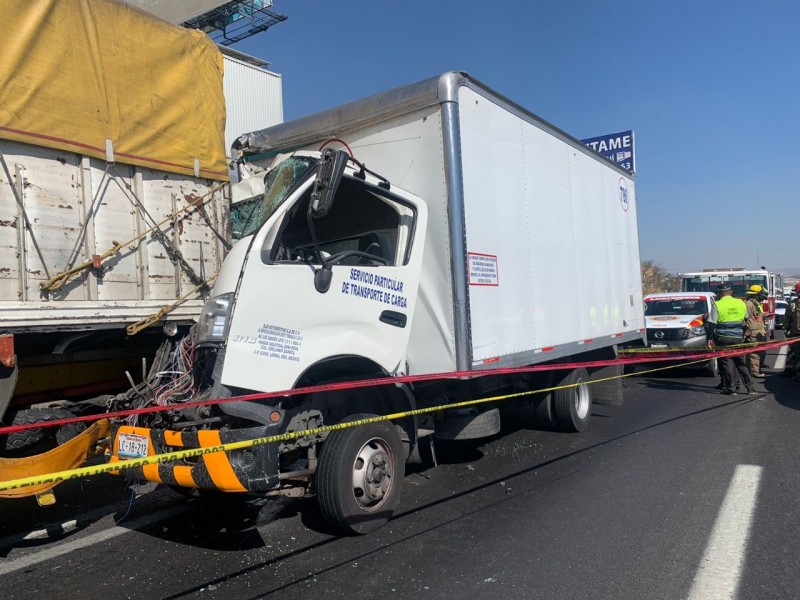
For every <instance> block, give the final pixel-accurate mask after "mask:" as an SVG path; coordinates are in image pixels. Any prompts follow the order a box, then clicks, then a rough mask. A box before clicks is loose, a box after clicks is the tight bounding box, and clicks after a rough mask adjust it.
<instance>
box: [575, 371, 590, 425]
mask: <svg viewBox="0 0 800 600" xmlns="http://www.w3.org/2000/svg"><path fill="white" fill-rule="evenodd" d="M574 401H575V414H576V415H577V416H578V418H579V419H580V420H581V421H582V420H583V419H585V418H586V417H587V416H588V415H589V410H590V407H591V405H592V402H591V399H590V398H589V386H587V385H586V383H584V381H583V379H581V380H579V381H578V385H576V386H575V395H574Z"/></svg>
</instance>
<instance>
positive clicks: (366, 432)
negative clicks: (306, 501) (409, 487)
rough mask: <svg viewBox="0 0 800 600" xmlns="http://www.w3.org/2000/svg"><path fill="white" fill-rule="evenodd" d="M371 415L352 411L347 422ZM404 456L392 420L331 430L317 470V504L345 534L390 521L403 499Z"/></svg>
mask: <svg viewBox="0 0 800 600" xmlns="http://www.w3.org/2000/svg"><path fill="white" fill-rule="evenodd" d="M373 416H375V415H367V414H358V415H352V416H349V417H347V419H345V421H357V420H359V419H364V418H367V417H373ZM403 456H404V454H403V443H402V441H401V440H400V434H399V433H398V431H397V428H396V427H395V425H393V424H392V423H389V422H381V423H369V424H367V425H358V426H356V427H350V428H348V429H342V430H339V431H333V432H331V434H330V435H329V436H328V439H327V440H326V441H325V443H324V444H323V445H322V451H321V453H320V459H319V467H318V468H317V472H316V486H317V503H318V505H319V508H320V512H321V513H322V516H323V517H324V518H325V520H326V521H327V522H328V523H330V525H332V526H333V527H334V528H336V529H337V530H339V531H341V532H343V533H346V534H358V535H362V534H365V533H369V532H371V531H373V530H375V529H377V528H378V527H380V526H381V525H383V524H384V523H386V522H387V521H388V520H389V519H390V518H391V517H392V513H393V512H394V509H395V508H396V507H397V504H398V502H399V501H400V492H401V489H402V486H403V477H404V475H405V464H404V463H403V462H402V460H403ZM354 481H358V483H359V484H363V485H357V484H356V483H354Z"/></svg>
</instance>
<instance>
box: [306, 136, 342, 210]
mask: <svg viewBox="0 0 800 600" xmlns="http://www.w3.org/2000/svg"><path fill="white" fill-rule="evenodd" d="M348 158H349V155H348V154H347V152H345V151H344V150H334V149H332V148H326V149H325V151H324V152H323V153H322V159H321V160H320V163H319V170H318V171H317V178H316V179H315V180H314V188H313V189H312V191H311V204H310V205H309V207H308V212H309V214H310V215H311V216H312V217H313V218H315V219H319V218H320V217H324V216H325V215H327V214H328V211H329V210H330V209H331V206H333V198H334V196H335V195H336V190H337V189H338V188H339V183H340V182H341V181H342V175H344V168H345V166H346V165H347V160H348Z"/></svg>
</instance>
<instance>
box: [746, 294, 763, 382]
mask: <svg viewBox="0 0 800 600" xmlns="http://www.w3.org/2000/svg"><path fill="white" fill-rule="evenodd" d="M766 299H767V291H766V290H765V289H764V288H763V287H762V286H760V285H757V284H756V285H751V286H750V287H749V288H748V290H747V299H746V300H745V302H744V303H745V306H746V308H747V315H746V316H745V320H744V341H745V343H746V344H758V343H762V342H766V341H767V329H766V327H765V326H764V306H763V304H762V303H763V302H764V300H766ZM766 354H767V353H766V352H764V351H761V352H752V353H751V354H748V355H747V365H748V367H749V369H750V377H754V378H756V379H764V377H766V375H764V373H762V372H761V365H762V363H763V361H764V358H765V357H766Z"/></svg>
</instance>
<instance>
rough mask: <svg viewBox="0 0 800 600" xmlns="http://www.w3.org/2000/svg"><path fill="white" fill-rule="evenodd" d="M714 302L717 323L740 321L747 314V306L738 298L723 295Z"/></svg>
mask: <svg viewBox="0 0 800 600" xmlns="http://www.w3.org/2000/svg"><path fill="white" fill-rule="evenodd" d="M715 304H716V305H717V312H719V317H718V319H717V323H741V322H742V321H744V319H745V317H746V316H747V306H746V305H745V303H744V300H740V299H739V298H734V297H733V296H723V297H722V298H720V299H719V300H717V301H716V302H715Z"/></svg>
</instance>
